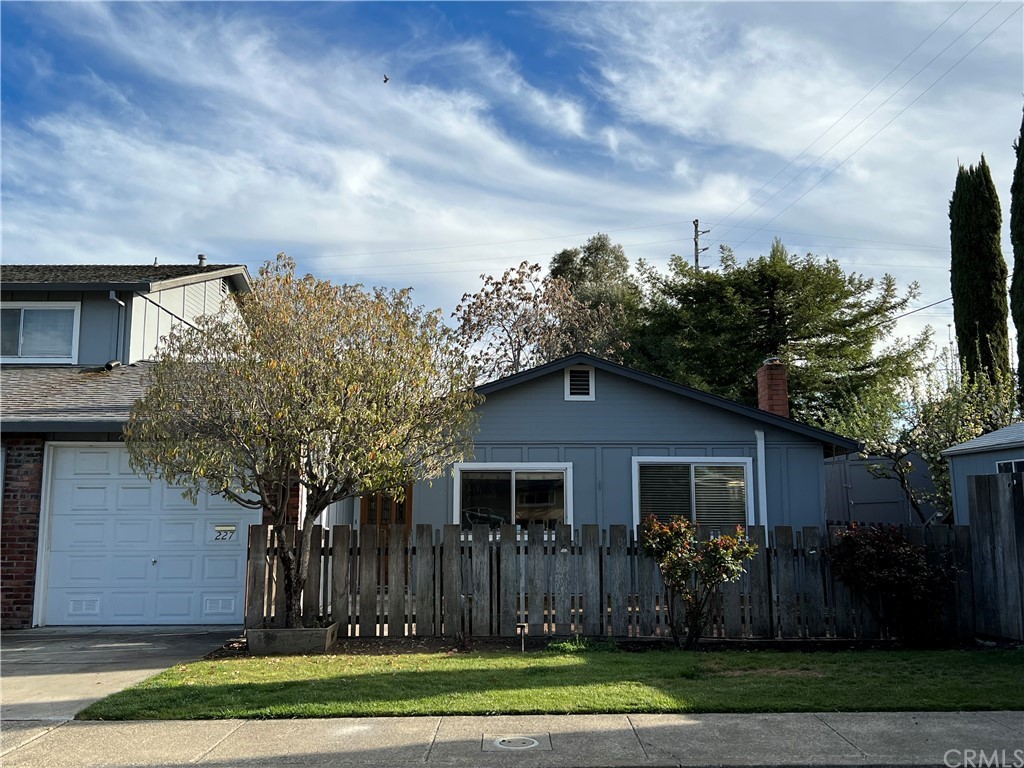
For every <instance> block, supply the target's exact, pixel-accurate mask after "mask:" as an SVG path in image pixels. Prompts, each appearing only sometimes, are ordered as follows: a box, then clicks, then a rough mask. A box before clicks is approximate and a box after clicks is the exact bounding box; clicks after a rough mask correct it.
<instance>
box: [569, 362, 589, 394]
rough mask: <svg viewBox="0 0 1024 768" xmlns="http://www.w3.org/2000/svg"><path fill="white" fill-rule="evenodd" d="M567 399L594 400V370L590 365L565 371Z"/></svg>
mask: <svg viewBox="0 0 1024 768" xmlns="http://www.w3.org/2000/svg"><path fill="white" fill-rule="evenodd" d="M565 399H566V400H593V399H594V369H593V368H591V367H590V366H589V365H578V366H574V367H572V368H566V369H565Z"/></svg>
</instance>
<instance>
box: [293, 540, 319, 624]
mask: <svg viewBox="0 0 1024 768" xmlns="http://www.w3.org/2000/svg"><path fill="white" fill-rule="evenodd" d="M323 545H324V529H323V526H320V525H314V526H313V531H312V534H311V535H310V539H309V560H308V561H307V562H306V584H305V589H304V591H303V593H302V626H304V627H312V626H313V625H314V624H316V622H317V619H319V618H320V560H321V559H322V558H323ZM300 552H301V549H300ZM299 562H300V563H301V560H300V561H299Z"/></svg>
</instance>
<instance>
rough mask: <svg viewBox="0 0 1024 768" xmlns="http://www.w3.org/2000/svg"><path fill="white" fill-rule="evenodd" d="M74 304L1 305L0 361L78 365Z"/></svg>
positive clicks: (77, 312) (76, 307) (77, 311)
mask: <svg viewBox="0 0 1024 768" xmlns="http://www.w3.org/2000/svg"><path fill="white" fill-rule="evenodd" d="M80 314H81V304H80V303H79V302H77V301H20V302H4V304H3V305H2V306H0V359H2V360H3V362H5V363H72V364H74V363H77V362H78V323H79V317H80Z"/></svg>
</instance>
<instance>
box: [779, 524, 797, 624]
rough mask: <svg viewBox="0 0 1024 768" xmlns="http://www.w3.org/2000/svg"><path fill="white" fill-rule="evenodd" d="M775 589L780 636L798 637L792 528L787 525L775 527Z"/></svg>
mask: <svg viewBox="0 0 1024 768" xmlns="http://www.w3.org/2000/svg"><path fill="white" fill-rule="evenodd" d="M775 591H776V595H777V599H778V606H779V631H780V632H781V634H782V637H785V638H791V637H800V613H799V609H798V607H797V591H796V568H795V561H794V557H793V529H792V528H791V527H790V526H788V525H779V526H776V527H775Z"/></svg>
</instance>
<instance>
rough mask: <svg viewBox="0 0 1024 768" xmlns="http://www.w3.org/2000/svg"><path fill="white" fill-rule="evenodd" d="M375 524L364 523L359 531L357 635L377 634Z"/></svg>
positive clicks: (377, 570)
mask: <svg viewBox="0 0 1024 768" xmlns="http://www.w3.org/2000/svg"><path fill="white" fill-rule="evenodd" d="M378 572H379V568H378V565H377V526H375V525H366V526H363V528H362V529H361V530H360V533H359V635H360V637H376V635H377V574H378Z"/></svg>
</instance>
